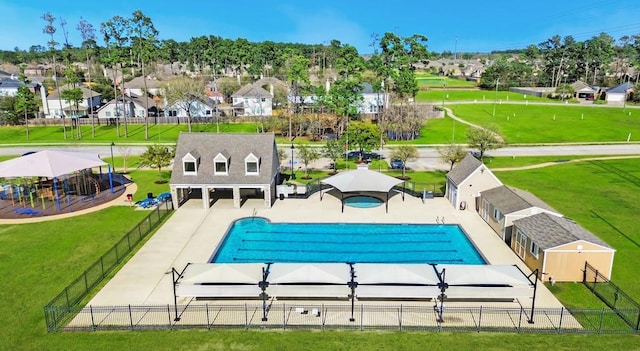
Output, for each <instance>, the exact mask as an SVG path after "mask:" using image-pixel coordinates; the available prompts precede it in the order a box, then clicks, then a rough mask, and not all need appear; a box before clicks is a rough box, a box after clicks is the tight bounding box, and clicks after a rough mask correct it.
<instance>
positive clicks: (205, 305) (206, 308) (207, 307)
mask: <svg viewBox="0 0 640 351" xmlns="http://www.w3.org/2000/svg"><path fill="white" fill-rule="evenodd" d="M204 308H205V311H206V312H207V329H209V330H211V321H210V320H209V304H208V303H205V304H204Z"/></svg>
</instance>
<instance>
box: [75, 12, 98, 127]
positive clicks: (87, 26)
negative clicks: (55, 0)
mask: <svg viewBox="0 0 640 351" xmlns="http://www.w3.org/2000/svg"><path fill="white" fill-rule="evenodd" d="M76 29H77V30H78V31H80V35H81V36H82V48H83V49H84V54H85V58H86V60H87V61H86V62H87V77H88V85H89V91H90V93H89V117H90V118H91V137H93V138H95V136H96V127H95V118H94V115H93V112H94V111H93V110H94V106H93V86H92V84H91V61H90V60H89V57H90V54H91V53H92V51H93V50H94V49H95V48H96V47H97V44H96V34H95V29H93V25H92V24H91V23H89V22H87V21H85V20H84V19H83V18H82V17H80V23H78V26H76Z"/></svg>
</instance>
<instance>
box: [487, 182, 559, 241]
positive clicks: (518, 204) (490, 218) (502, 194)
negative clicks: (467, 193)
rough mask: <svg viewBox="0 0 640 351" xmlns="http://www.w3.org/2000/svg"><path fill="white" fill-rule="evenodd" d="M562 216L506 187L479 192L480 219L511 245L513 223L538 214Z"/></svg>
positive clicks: (528, 193)
mask: <svg viewBox="0 0 640 351" xmlns="http://www.w3.org/2000/svg"><path fill="white" fill-rule="evenodd" d="M543 212H545V213H549V214H551V215H553V216H558V217H562V215H561V214H560V213H559V212H558V211H556V210H554V209H553V208H552V207H551V206H549V205H547V204H546V203H545V202H544V201H542V200H540V199H539V198H537V197H536V196H535V195H533V194H531V193H530V192H528V191H524V190H520V189H516V188H512V187H509V186H506V185H502V186H498V187H495V188H492V189H489V190H485V191H482V192H480V209H479V213H480V217H482V219H484V221H485V222H487V224H489V226H490V227H491V228H492V229H493V230H494V231H495V232H496V233H497V234H498V236H499V237H500V238H501V239H502V240H504V241H505V242H506V243H507V245H511V234H512V226H513V221H514V220H516V219H520V218H524V217H528V216H531V215H534V214H538V213H543Z"/></svg>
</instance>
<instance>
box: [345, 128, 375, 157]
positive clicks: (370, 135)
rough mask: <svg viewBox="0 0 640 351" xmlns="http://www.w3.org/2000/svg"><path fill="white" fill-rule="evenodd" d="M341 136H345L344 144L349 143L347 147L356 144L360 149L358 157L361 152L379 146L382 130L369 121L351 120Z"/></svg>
mask: <svg viewBox="0 0 640 351" xmlns="http://www.w3.org/2000/svg"><path fill="white" fill-rule="evenodd" d="M343 137H344V138H345V140H344V144H345V145H349V147H350V146H351V145H354V146H356V148H357V149H358V151H360V158H362V152H364V151H371V150H372V149H374V148H378V147H380V141H381V137H382V132H381V131H380V128H379V127H378V126H377V125H375V124H373V123H371V122H370V121H365V122H358V121H353V122H351V123H350V124H349V128H348V129H347V131H346V133H345V135H344V136H343ZM347 141H348V143H347ZM361 160H362V159H360V161H361Z"/></svg>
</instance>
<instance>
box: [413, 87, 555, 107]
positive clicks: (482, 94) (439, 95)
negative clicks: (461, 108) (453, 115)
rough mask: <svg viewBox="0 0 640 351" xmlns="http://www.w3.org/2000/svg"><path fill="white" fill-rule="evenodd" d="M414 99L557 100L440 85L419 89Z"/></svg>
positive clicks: (448, 100) (440, 100)
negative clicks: (430, 88)
mask: <svg viewBox="0 0 640 351" xmlns="http://www.w3.org/2000/svg"><path fill="white" fill-rule="evenodd" d="M416 101H418V102H436V103H442V102H443V101H444V102H446V103H450V102H454V101H477V102H485V103H493V102H494V101H497V102H498V103H500V101H502V102H503V103H508V102H525V101H529V102H550V103H551V102H555V103H557V102H558V100H551V99H547V98H541V97H536V96H531V95H526V96H525V95H523V94H520V93H514V92H511V91H498V92H497V93H496V92H495V91H494V90H457V89H446V88H444V89H443V88H442V85H440V89H438V90H436V89H432V90H421V91H419V92H418V95H417V96H416Z"/></svg>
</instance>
